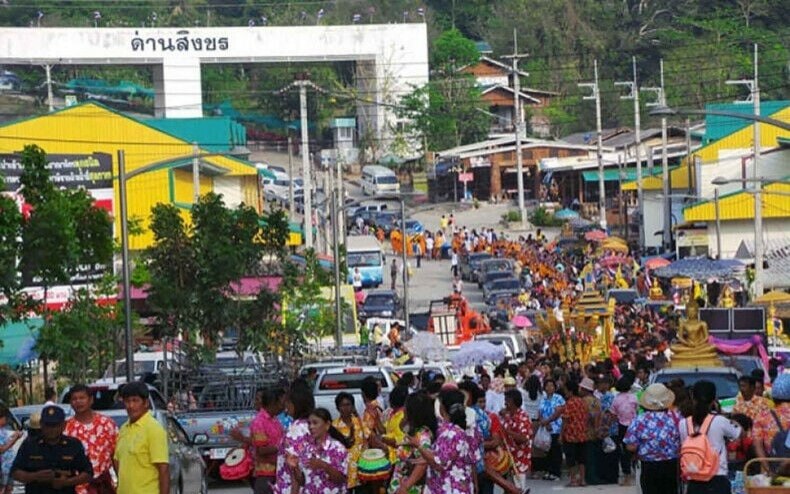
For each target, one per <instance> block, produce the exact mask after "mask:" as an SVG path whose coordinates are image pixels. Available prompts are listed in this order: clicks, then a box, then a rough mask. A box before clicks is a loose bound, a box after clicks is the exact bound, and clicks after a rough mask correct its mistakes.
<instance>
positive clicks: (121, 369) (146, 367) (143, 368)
mask: <svg viewBox="0 0 790 494" xmlns="http://www.w3.org/2000/svg"><path fill="white" fill-rule="evenodd" d="M154 372H156V361H154V360H143V361H140V360H135V362H134V375H135V376H141V375H143V374H152V373H154ZM125 375H126V362H125V361H123V362H119V363H118V364H116V367H115V374H114V375H113V371H112V364H110V366H109V367H108V368H107V370H106V371H105V372H104V377H105V378H107V379H109V378H112V377H119V376H125Z"/></svg>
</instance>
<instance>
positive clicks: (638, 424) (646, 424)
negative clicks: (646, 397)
mask: <svg viewBox="0 0 790 494" xmlns="http://www.w3.org/2000/svg"><path fill="white" fill-rule="evenodd" d="M623 444H626V445H634V444H636V445H637V446H638V449H637V456H638V458H639V459H640V460H643V461H665V460H673V459H675V458H677V457H678V455H679V453H680V431H679V429H678V421H677V417H675V416H674V415H673V414H671V413H669V412H651V411H646V412H645V413H643V414H642V415H639V416H638V417H636V418H635V419H634V420H633V421H632V422H631V425H629V426H628V432H626V433H625V438H623Z"/></svg>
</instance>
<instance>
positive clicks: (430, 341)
mask: <svg viewBox="0 0 790 494" xmlns="http://www.w3.org/2000/svg"><path fill="white" fill-rule="evenodd" d="M403 345H404V346H405V347H406V350H408V351H409V353H410V354H412V356H414V357H419V358H421V359H423V360H427V361H429V362H442V361H445V360H447V348H446V347H445V346H444V344H443V343H442V340H441V339H440V338H439V337H438V336H436V335H435V334H434V333H430V332H428V331H417V332H415V333H414V335H413V336H412V337H411V339H410V340H409V341H407V342H406V343H404V344H403Z"/></svg>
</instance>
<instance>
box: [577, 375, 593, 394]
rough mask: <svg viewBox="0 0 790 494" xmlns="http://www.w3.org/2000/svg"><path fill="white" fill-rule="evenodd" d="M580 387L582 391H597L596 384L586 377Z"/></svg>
mask: <svg viewBox="0 0 790 494" xmlns="http://www.w3.org/2000/svg"><path fill="white" fill-rule="evenodd" d="M579 387H580V388H581V389H586V390H587V391H590V392H592V391H595V383H594V382H593V380H592V379H590V378H589V377H585V378H584V379H582V382H581V383H579Z"/></svg>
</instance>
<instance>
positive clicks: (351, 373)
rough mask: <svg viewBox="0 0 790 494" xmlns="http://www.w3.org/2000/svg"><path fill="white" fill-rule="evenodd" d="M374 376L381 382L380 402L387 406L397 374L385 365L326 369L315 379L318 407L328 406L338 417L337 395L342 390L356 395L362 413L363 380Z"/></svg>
mask: <svg viewBox="0 0 790 494" xmlns="http://www.w3.org/2000/svg"><path fill="white" fill-rule="evenodd" d="M368 376H373V377H374V378H376V380H377V381H378V382H379V383H380V384H381V396H380V399H379V402H380V404H381V406H382V408H386V406H387V402H388V399H389V395H390V391H392V388H394V387H395V382H397V376H396V375H395V374H394V373H393V372H392V369H388V368H385V367H375V366H364V367H337V368H332V369H325V370H324V371H322V372H321V373H320V374H319V375H318V378H317V379H316V381H315V390H314V391H313V396H314V397H315V406H316V408H326V409H327V410H329V413H330V414H332V418H333V419H334V418H337V416H338V412H337V407H335V397H336V396H337V395H338V393H340V392H341V391H345V392H347V393H350V394H351V396H353V397H354V405H355V407H356V409H357V412H358V413H359V414H360V415H362V412H363V411H364V409H365V403H364V401H363V400H362V391H361V387H362V381H363V380H364V379H365V378H366V377H368Z"/></svg>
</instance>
